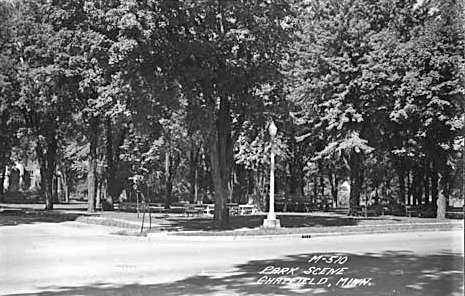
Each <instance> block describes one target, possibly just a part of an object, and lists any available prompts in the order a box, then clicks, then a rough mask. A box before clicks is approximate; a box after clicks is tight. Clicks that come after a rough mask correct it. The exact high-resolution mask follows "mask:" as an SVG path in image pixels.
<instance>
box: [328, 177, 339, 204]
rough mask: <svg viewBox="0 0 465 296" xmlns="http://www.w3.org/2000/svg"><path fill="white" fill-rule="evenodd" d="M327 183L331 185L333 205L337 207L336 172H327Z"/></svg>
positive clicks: (337, 184)
mask: <svg viewBox="0 0 465 296" xmlns="http://www.w3.org/2000/svg"><path fill="white" fill-rule="evenodd" d="M328 178H329V184H330V185H331V196H332V198H333V204H334V207H337V187H338V186H339V182H338V181H339V180H338V178H337V176H336V174H333V173H332V172H329V173H328Z"/></svg>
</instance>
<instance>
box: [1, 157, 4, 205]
mask: <svg viewBox="0 0 465 296" xmlns="http://www.w3.org/2000/svg"><path fill="white" fill-rule="evenodd" d="M0 157H1V156H0ZM3 182H5V165H4V164H3V163H0V202H3V201H4V196H5V190H4V188H3Z"/></svg>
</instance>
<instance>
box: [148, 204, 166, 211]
mask: <svg viewBox="0 0 465 296" xmlns="http://www.w3.org/2000/svg"><path fill="white" fill-rule="evenodd" d="M149 208H150V210H151V211H152V212H158V213H163V212H164V211H165V204H163V203H153V202H151V203H149Z"/></svg>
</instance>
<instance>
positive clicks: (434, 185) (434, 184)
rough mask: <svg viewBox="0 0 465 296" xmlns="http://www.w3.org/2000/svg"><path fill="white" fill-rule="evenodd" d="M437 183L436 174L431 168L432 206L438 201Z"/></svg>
mask: <svg viewBox="0 0 465 296" xmlns="http://www.w3.org/2000/svg"><path fill="white" fill-rule="evenodd" d="M438 181H439V177H438V172H437V170H436V169H435V168H434V167H433V169H432V170H431V200H432V204H433V205H436V202H437V200H438Z"/></svg>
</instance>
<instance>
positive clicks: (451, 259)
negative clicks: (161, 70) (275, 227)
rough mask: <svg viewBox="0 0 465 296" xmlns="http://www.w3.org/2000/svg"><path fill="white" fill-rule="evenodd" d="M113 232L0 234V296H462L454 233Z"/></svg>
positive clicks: (81, 228)
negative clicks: (191, 236) (196, 236)
mask: <svg viewBox="0 0 465 296" xmlns="http://www.w3.org/2000/svg"><path fill="white" fill-rule="evenodd" d="M115 230H116V229H112V228H108V227H103V226H92V225H86V224H80V223H78V222H64V223H38V224H28V225H18V226H4V227H0V252H1V253H0V294H1V295H41V296H45V295H50V296H54V295H269V294H271V295H422V296H425V295H441V296H442V295H457V296H458V295H463V251H464V250H463V233H462V231H446V232H418V233H393V234H380V235H373V234H371V235H354V236H340V237H319V238H308V239H273V240H269V239H265V240H246V241H233V242H231V241H216V242H208V241H203V242H202V241H197V242H192V241H175V242H173V241H161V240H153V241H148V240H147V238H140V237H129V236H119V235H114V234H110V232H112V231H115ZM320 255H322V257H319V256H320Z"/></svg>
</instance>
